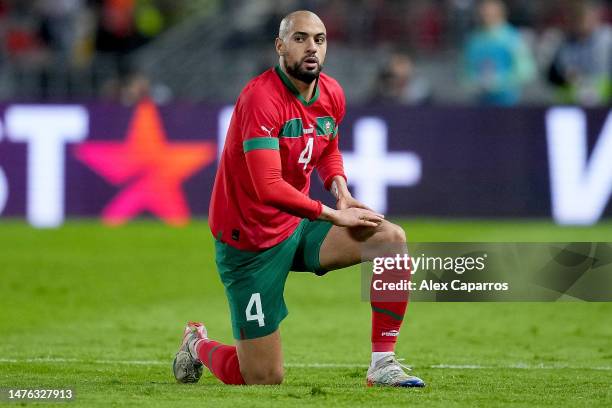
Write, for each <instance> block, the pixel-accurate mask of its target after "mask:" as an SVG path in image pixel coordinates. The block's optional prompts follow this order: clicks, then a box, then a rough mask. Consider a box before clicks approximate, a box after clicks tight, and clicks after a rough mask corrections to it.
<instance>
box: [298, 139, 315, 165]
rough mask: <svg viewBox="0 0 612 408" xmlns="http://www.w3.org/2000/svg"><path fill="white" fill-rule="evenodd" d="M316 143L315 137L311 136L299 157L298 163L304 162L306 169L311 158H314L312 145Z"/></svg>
mask: <svg viewBox="0 0 612 408" xmlns="http://www.w3.org/2000/svg"><path fill="white" fill-rule="evenodd" d="M313 143H314V138H312V137H309V138H308V142H306V147H305V148H304V150H302V154H300V158H299V159H298V163H300V164H302V163H304V170H306V166H308V163H310V159H311V158H312V145H313Z"/></svg>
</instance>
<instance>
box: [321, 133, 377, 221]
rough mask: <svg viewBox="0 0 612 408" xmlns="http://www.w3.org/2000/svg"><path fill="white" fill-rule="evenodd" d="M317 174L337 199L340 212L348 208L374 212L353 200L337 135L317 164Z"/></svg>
mask: <svg viewBox="0 0 612 408" xmlns="http://www.w3.org/2000/svg"><path fill="white" fill-rule="evenodd" d="M336 132H337V130H336ZM317 172H318V173H319V177H320V178H321V180H322V181H323V184H324V185H325V189H326V190H329V191H330V192H331V193H332V195H333V196H334V197H335V198H336V208H338V209H339V210H344V209H346V208H363V209H366V210H370V211H373V210H372V209H371V208H369V207H368V206H366V205H365V204H363V203H361V202H359V201H358V200H356V199H355V198H353V196H352V195H351V192H350V191H349V189H348V186H347V184H346V175H345V174H344V164H343V162H342V154H341V153H340V149H339V148H338V136H337V135H336V137H335V138H334V139H333V140H332V141H331V142H330V143H329V144H328V145H327V147H326V148H325V150H324V151H323V154H322V155H321V158H320V159H319V162H318V163H317Z"/></svg>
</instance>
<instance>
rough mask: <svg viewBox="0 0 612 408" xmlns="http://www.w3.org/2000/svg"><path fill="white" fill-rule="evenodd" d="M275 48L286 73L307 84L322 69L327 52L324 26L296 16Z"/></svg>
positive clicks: (310, 19)
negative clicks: (289, 28) (287, 31)
mask: <svg viewBox="0 0 612 408" xmlns="http://www.w3.org/2000/svg"><path fill="white" fill-rule="evenodd" d="M277 50H278V52H279V55H281V56H282V57H283V58H282V60H283V64H284V68H285V70H286V71H287V73H288V74H289V75H291V76H292V77H294V78H296V79H298V80H300V81H302V82H305V83H307V84H309V83H311V82H312V81H314V80H315V79H316V78H318V76H319V73H320V72H321V70H322V69H323V62H324V61H325V54H326V52H327V36H326V31H325V26H324V25H323V24H322V23H321V22H320V21H316V20H315V19H313V18H309V17H307V16H305V17H298V18H296V19H295V20H294V21H293V23H292V24H291V30H290V31H289V33H288V34H287V36H286V37H285V38H284V39H281V41H280V42H277Z"/></svg>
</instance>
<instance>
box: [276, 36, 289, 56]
mask: <svg viewBox="0 0 612 408" xmlns="http://www.w3.org/2000/svg"><path fill="white" fill-rule="evenodd" d="M274 47H275V48H276V53H277V54H278V55H279V57H282V56H284V55H286V54H287V50H286V48H285V42H284V41H283V40H281V39H280V38H278V37H276V40H274Z"/></svg>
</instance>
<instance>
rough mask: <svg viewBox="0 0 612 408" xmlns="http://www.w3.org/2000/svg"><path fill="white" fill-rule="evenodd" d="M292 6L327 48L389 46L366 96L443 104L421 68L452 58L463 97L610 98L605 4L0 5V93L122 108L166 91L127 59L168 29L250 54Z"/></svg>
mask: <svg viewBox="0 0 612 408" xmlns="http://www.w3.org/2000/svg"><path fill="white" fill-rule="evenodd" d="M299 8H307V9H311V10H313V11H315V12H316V13H317V14H319V15H320V16H321V18H322V19H323V20H324V21H325V23H326V27H327V30H328V36H329V39H330V41H331V42H332V43H333V44H339V45H341V46H344V47H346V48H348V49H355V48H361V49H368V48H372V49H373V48H377V49H381V48H384V49H386V50H388V52H387V58H385V59H383V60H375V61H367V63H369V64H377V67H378V74H377V75H376V76H375V77H373V78H372V80H371V82H370V83H368V84H364V85H363V86H368V87H370V89H369V92H368V94H369V100H372V101H379V102H393V103H402V104H407V105H421V104H432V103H434V104H435V103H445V102H448V101H446V100H445V97H444V94H439V92H438V93H436V91H435V90H434V88H435V87H433V86H432V84H435V83H436V80H437V79H436V77H435V75H434V74H431V73H430V70H428V69H424V68H422V67H423V66H424V65H425V66H428V64H423V63H424V62H426V61H429V60H434V61H435V60H438V58H437V57H438V56H440V55H445V56H449V55H450V56H451V58H452V59H453V60H454V61H455V62H456V64H455V70H456V72H457V77H458V78H459V79H460V81H459V83H460V84H462V86H461V87H460V88H461V90H460V92H462V93H463V94H464V95H465V99H464V100H465V101H466V102H471V103H476V104H485V105H502V106H511V105H517V104H521V103H525V99H524V98H523V95H522V90H523V89H524V88H525V87H528V86H529V85H530V84H531V83H533V82H538V83H540V84H543V85H544V86H546V88H547V89H549V90H550V92H551V100H550V102H563V103H577V104H582V105H587V106H594V105H595V106H596V105H607V104H610V102H611V101H612V28H611V25H610V22H611V21H612V7H611V5H610V2H609V1H592V0H542V1H531V0H507V1H502V0H484V1H482V0H411V1H400V0H357V1H348V0H327V1H323V0H283V1H280V0H251V1H247V0H193V1H187V0H0V98H1V99H3V100H7V99H11V98H35V99H53V98H60V99H61V98H71V97H76V98H92V97H102V98H110V99H119V100H123V101H125V102H126V103H130V102H132V101H133V100H135V99H138V97H139V96H140V95H141V94H143V93H147V92H150V91H151V88H152V87H155V88H156V89H158V90H159V89H163V86H161V87H160V85H161V84H157V85H152V83H154V82H155V81H154V80H153V79H154V78H149V77H148V75H147V74H146V73H145V72H144V71H143V70H142V69H141V67H138V65H137V64H134V62H133V59H132V58H131V56H132V55H133V53H134V52H135V51H137V50H138V49H140V48H141V47H142V46H144V45H146V44H149V43H151V42H154V41H155V39H156V38H157V37H159V36H163V34H164V32H165V31H166V30H168V29H169V28H171V27H179V26H181V25H185V24H189V23H190V22H191V21H194V20H199V21H202V24H206V22H207V21H211V20H215V19H218V18H220V17H219V16H224V19H225V21H230V22H231V24H224V25H223V29H224V30H225V32H224V38H225V39H224V41H223V43H222V49H221V50H219V52H223V50H241V49H249V48H252V47H254V46H261V45H262V44H263V43H269V42H270V41H271V38H270V33H274V32H275V31H276V30H277V25H278V21H279V19H280V17H281V16H282V15H284V14H285V13H286V12H287V11H289V10H292V9H299ZM203 41H205V39H203ZM441 63H445V62H441ZM158 93H159V92H158ZM160 94H163V95H165V96H164V97H162V98H161V99H165V100H168V99H170V98H171V97H172V95H173V90H172V89H165V90H164V91H163V92H161V93H160ZM175 96H178V97H180V95H175ZM528 102H529V101H527V103H528Z"/></svg>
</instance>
